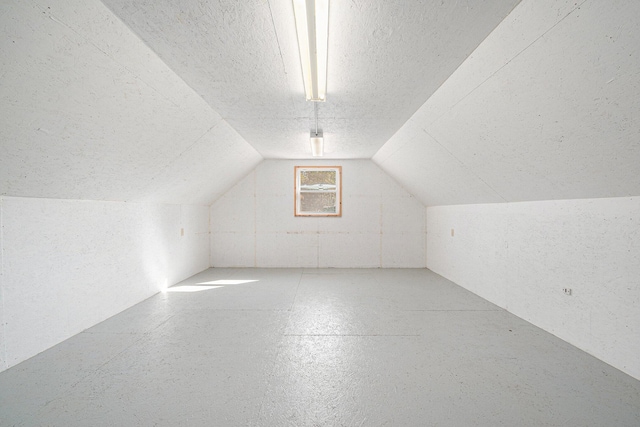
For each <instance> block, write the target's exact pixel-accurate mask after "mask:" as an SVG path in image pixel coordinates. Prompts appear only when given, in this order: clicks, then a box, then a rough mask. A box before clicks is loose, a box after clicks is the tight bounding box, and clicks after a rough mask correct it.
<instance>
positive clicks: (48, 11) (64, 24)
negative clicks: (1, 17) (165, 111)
mask: <svg viewBox="0 0 640 427" xmlns="http://www.w3.org/2000/svg"><path fill="white" fill-rule="evenodd" d="M32 4H34V5H35V6H36V7H37V8H38V9H40V10H41V11H42V13H44V14H46V15H47V16H49V19H51V20H52V21H53V22H55V23H57V24H60V25H62V26H63V27H66V28H68V29H69V30H70V31H73V32H74V33H75V34H76V35H77V36H78V37H80V38H81V39H83V40H84V41H86V42H87V43H88V44H90V45H91V46H93V47H95V48H96V49H97V50H98V51H100V52H102V53H103V54H104V55H105V56H106V57H107V58H109V59H111V60H112V61H113V62H115V63H116V64H118V65H119V66H120V67H122V68H123V69H125V70H127V72H129V73H130V74H131V75H132V76H134V77H135V78H136V79H137V80H140V81H141V82H142V83H144V84H145V86H147V87H149V88H151V89H152V90H153V91H154V92H156V93H158V94H159V95H160V96H162V98H164V99H165V100H167V101H168V102H170V103H171V104H173V105H174V106H176V107H180V105H178V104H176V103H175V101H174V100H172V99H171V98H169V97H167V96H166V95H165V94H163V93H162V92H160V91H159V90H158V89H156V88H155V87H153V86H152V85H150V84H149V83H147V82H146V81H145V80H144V79H142V78H141V77H140V76H138V75H137V74H136V73H134V72H133V71H132V70H130V69H129V68H128V67H127V66H126V65H125V64H122V63H120V62H118V61H117V60H116V59H115V58H114V57H113V56H111V55H109V53H108V52H106V51H104V50H103V49H101V48H100V46H98V45H96V44H95V43H93V41H92V40H90V39H88V38H86V37H84V36H83V35H82V34H81V33H80V32H78V31H76V30H75V29H74V28H73V27H71V26H70V25H69V24H67V23H65V22H64V21H62V20H61V19H60V18H58V17H56V16H54V15H53V14H52V13H51V10H50V9H45V8H43V7H42V6H40V5H39V4H37V3H36V2H33V1H32ZM105 7H106V6H105ZM112 14H113V13H112ZM113 16H114V17H115V16H116V15H115V14H113ZM118 19H119V18H118ZM123 24H124V23H123ZM127 28H129V27H127ZM129 31H130V32H131V34H134V35H135V36H136V38H138V39H140V38H139V37H138V36H137V35H136V34H135V33H134V32H133V31H132V30H131V28H129ZM147 47H148V46H147ZM150 50H151V49H150ZM152 51H153V50H152ZM154 53H155V52H154ZM156 56H157V55H156ZM162 62H163V63H164V61H162ZM172 71H173V70H172ZM174 74H175V73H174ZM180 80H182V79H180ZM192 90H193V89H192ZM194 93H195V92H194Z"/></svg>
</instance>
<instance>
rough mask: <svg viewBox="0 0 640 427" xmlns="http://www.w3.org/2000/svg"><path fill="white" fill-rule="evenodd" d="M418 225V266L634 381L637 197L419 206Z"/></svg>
mask: <svg viewBox="0 0 640 427" xmlns="http://www.w3.org/2000/svg"><path fill="white" fill-rule="evenodd" d="M427 229H428V235H427V236H428V237H427V247H428V254H427V260H428V261H427V267H428V268H430V269H431V270H433V271H434V272H436V273H438V274H441V275H442V276H444V277H446V278H448V279H450V280H452V281H454V282H455V283H457V284H459V285H461V286H463V287H464V288H466V289H468V290H470V291H472V292H474V293H476V294H478V295H480V296H481V297H483V298H486V299H487V300H489V301H491V302H493V303H495V304H497V305H499V306H501V307H503V308H506V309H507V310H509V311H510V312H512V313H514V314H515V315H517V316H520V317H522V318H523V319H525V320H527V321H529V322H531V323H533V324H535V325H537V326H539V327H541V328H543V329H545V330H547V331H549V332H551V333H553V334H555V335H557V336H558V337H560V338H562V339H564V340H566V341H568V342H569V343H571V344H573V345H575V346H577V347H579V348H581V349H583V350H585V351H587V352H588V353H590V354H592V355H594V356H596V357H598V358H600V359H602V360H604V361H605V362H607V363H609V364H611V365H612V366H614V367H616V368H618V369H620V370H622V371H624V372H626V373H628V374H629V375H632V376H634V377H635V378H638V379H640V358H639V357H638V355H639V354H640V197H630V198H609V199H584V200H562V201H544V202H523V203H501V204H482V205H464V206H438V207H429V208H428V209H427ZM452 229H454V230H455V232H454V236H453V237H452V236H451V230H452ZM563 288H571V289H572V292H573V294H572V295H571V296H567V295H565V294H564V293H563Z"/></svg>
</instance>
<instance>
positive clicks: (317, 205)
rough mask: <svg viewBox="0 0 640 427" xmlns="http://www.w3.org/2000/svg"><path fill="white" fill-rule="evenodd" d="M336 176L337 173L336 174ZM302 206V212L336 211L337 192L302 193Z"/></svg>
mask: <svg viewBox="0 0 640 427" xmlns="http://www.w3.org/2000/svg"><path fill="white" fill-rule="evenodd" d="M334 178H335V174H334ZM300 207H301V209H300V210H301V211H302V212H309V213H321V212H327V213H335V211H336V193H311V192H301V193H300Z"/></svg>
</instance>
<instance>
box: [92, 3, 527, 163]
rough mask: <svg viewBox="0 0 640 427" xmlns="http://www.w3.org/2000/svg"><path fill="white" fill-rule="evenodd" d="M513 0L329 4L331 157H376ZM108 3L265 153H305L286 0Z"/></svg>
mask: <svg viewBox="0 0 640 427" xmlns="http://www.w3.org/2000/svg"><path fill="white" fill-rule="evenodd" d="M518 1H519V0H491V1H488V0H487V1H482V2H478V1H456V2H443V1H439V0H438V1H435V0H431V1H406V0H402V1H390V0H352V1H339V0H336V1H333V2H332V3H331V12H330V14H331V16H330V35H329V66H328V68H329V77H328V96H327V102H326V103H323V104H320V108H319V125H320V128H321V129H323V131H324V135H325V157H327V158H370V157H371V156H373V154H374V153H375V152H376V151H377V150H378V149H379V148H380V147H381V146H382V144H384V143H385V142H386V141H387V140H388V139H389V138H390V137H391V136H392V135H393V134H394V133H395V132H396V131H397V130H398V128H399V127H400V126H402V124H403V123H404V122H406V120H407V119H408V118H409V117H410V116H411V114H413V113H414V112H415V111H416V109H417V108H418V107H420V105H422V104H423V103H424V102H425V101H426V100H427V98H428V97H429V96H430V95H431V94H432V93H433V92H434V91H435V90H436V89H437V88H438V87H439V86H440V85H441V84H442V83H443V82H444V81H445V80H446V79H447V78H448V77H449V75H450V74H451V73H452V72H453V71H454V70H455V69H456V68H457V67H458V66H459V65H460V64H461V63H462V61H464V59H465V58H466V57H467V56H468V55H469V54H470V53H471V52H472V51H473V50H474V49H475V48H476V46H478V44H479V43H480V42H481V41H482V40H483V39H484V38H485V37H486V36H487V35H488V34H489V33H490V32H491V31H492V30H493V29H494V28H495V27H496V25H498V24H499V23H500V21H501V20H502V19H503V18H504V17H505V16H506V15H507V14H508V13H509V12H510V11H511V9H512V8H513V7H514V5H515V4H517V3H518ZM104 3H105V4H106V5H107V6H108V7H110V8H111V10H113V11H114V13H115V14H116V15H118V16H119V17H120V18H121V19H122V20H123V21H124V22H125V23H126V24H127V25H129V26H130V27H131V28H132V29H133V31H134V32H135V33H136V34H138V35H139V36H140V37H141V38H142V39H143V40H144V41H145V42H146V43H147V44H148V45H149V46H150V47H151V48H152V49H153V50H154V51H155V52H156V53H157V54H158V55H159V56H160V58H162V60H163V61H165V62H166V63H167V64H168V65H169V67H171V68H172V69H173V70H174V71H175V72H176V74H177V75H178V76H180V77H181V78H182V79H183V80H184V81H185V82H187V84H189V85H190V86H191V87H192V88H193V89H194V90H195V91H196V92H197V93H198V94H199V95H201V96H202V98H203V99H204V100H205V101H206V102H207V103H209V105H211V106H212V107H213V109H214V110H215V111H217V112H218V113H219V114H220V115H221V116H222V117H223V118H224V119H225V120H227V121H228V122H229V124H230V125H231V126H232V127H233V128H234V129H236V130H237V131H238V133H239V134H240V135H242V136H243V137H244V138H245V139H246V140H247V141H248V142H249V143H250V144H251V145H253V146H254V147H255V148H256V149H257V150H258V151H259V152H260V153H261V154H262V155H263V156H264V157H269V158H308V157H309V156H310V150H309V136H308V134H309V130H310V129H311V127H312V126H313V120H312V118H313V106H312V104H311V103H307V102H305V100H304V92H303V84H302V76H301V71H300V62H299V57H298V50H297V41H296V35H295V23H294V18H293V7H292V3H291V0H267V1H265V0H245V1H237V0H220V1H215V2H214V1H210V0H183V1H174V0H156V1H148V2H140V1H135V0H104Z"/></svg>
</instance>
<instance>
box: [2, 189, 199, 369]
mask: <svg viewBox="0 0 640 427" xmlns="http://www.w3.org/2000/svg"><path fill="white" fill-rule="evenodd" d="M0 209H1V218H2V219H1V221H2V228H1V231H2V232H1V240H0V249H1V250H0V253H1V254H2V263H1V265H2V275H1V276H0V277H1V282H0V300H1V301H0V324H1V327H0V371H1V370H4V369H6V368H8V367H11V366H13V365H15V364H17V363H19V362H21V361H23V360H25V359H27V358H29V357H31V356H34V355H35V354H37V353H39V352H41V351H43V350H46V349H47V348H49V347H51V346H53V345H55V344H57V343H59V342H61V341H63V340H65V339H67V338H69V337H71V336H72V335H75V334H77V333H79V332H81V331H83V330H84V329H87V328H89V327H91V326H93V325H95V324H96V323H99V322H101V321H103V320H105V319H107V318H108V317H111V316H113V315H115V314H117V313H119V312H120V311H122V310H124V309H126V308H128V307H130V306H132V305H134V304H136V303H138V302H140V301H142V300H144V299H146V298H148V297H150V296H151V295H153V294H155V293H156V292H158V291H159V290H161V289H162V288H163V287H166V286H170V285H173V284H175V283H176V282H178V281H180V280H182V279H184V278H187V277H189V276H191V275H193V274H195V273H197V272H199V271H202V270H204V269H206V268H207V267H208V265H209V234H208V233H209V229H208V219H209V212H208V207H206V206H187V205H158V204H141V203H122V202H93V201H77V200H53V199H28V198H2V199H0Z"/></svg>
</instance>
